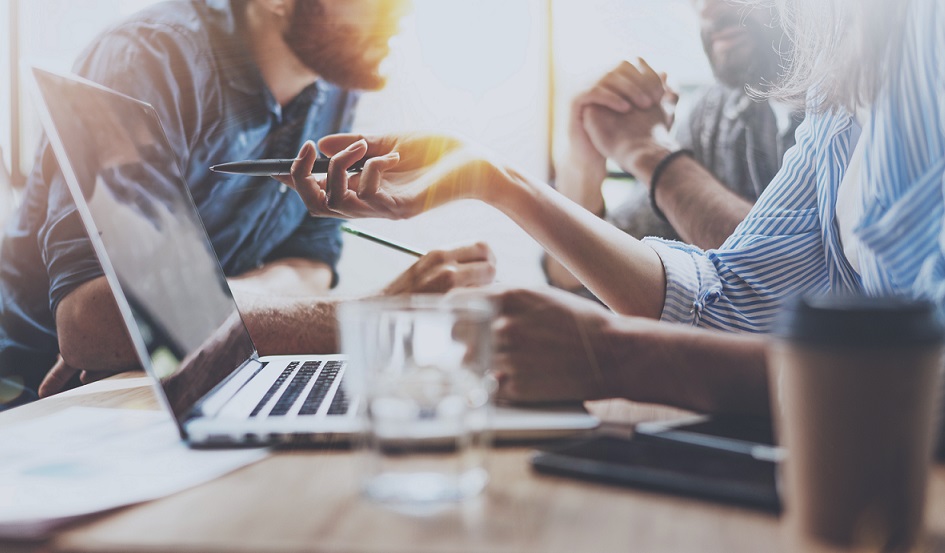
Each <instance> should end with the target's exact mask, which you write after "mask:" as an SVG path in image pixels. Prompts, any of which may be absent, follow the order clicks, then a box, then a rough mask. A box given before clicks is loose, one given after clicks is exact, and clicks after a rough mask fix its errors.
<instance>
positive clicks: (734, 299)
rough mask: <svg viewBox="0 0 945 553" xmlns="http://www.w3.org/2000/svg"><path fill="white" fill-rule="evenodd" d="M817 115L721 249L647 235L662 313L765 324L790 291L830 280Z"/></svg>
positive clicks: (752, 326) (727, 326)
mask: <svg viewBox="0 0 945 553" xmlns="http://www.w3.org/2000/svg"><path fill="white" fill-rule="evenodd" d="M819 120H820V117H819V116H812V117H810V118H808V120H807V121H805V123H804V124H802V126H801V127H800V129H798V133H797V139H798V140H797V146H795V147H794V148H792V149H791V150H790V151H788V153H787V154H786V155H785V159H784V164H783V166H782V169H781V171H780V172H779V173H778V175H777V176H776V177H775V178H774V180H773V181H772V183H771V185H770V186H768V188H767V189H766V190H765V192H764V193H763V194H762V196H761V197H760V198H759V199H758V202H757V203H756V204H755V206H754V207H753V208H752V210H751V212H750V213H749V215H748V216H747V217H746V219H745V220H744V221H743V222H742V223H741V224H740V225H739V226H738V227H737V228H736V230H735V232H734V234H732V236H731V237H729V239H728V240H726V241H725V243H724V244H722V246H721V247H720V248H719V249H717V250H708V251H702V250H700V249H699V248H696V247H695V246H690V245H688V244H682V243H680V242H674V241H669V240H662V239H658V238H647V239H646V240H645V242H646V243H647V244H648V245H649V246H650V247H652V248H653V249H654V250H656V252H657V254H658V255H659V256H660V259H661V260H662V263H663V267H664V269H665V274H666V300H665V303H664V305H663V313H662V320H664V321H671V322H677V323H685V324H689V325H694V326H702V327H707V328H715V329H719V330H727V331H746V332H765V331H768V330H769V328H770V326H771V323H772V321H773V319H774V317H775V315H776V313H777V311H778V309H779V307H780V305H781V304H782V302H783V301H784V299H786V298H787V297H790V296H791V295H794V294H797V293H801V292H805V291H811V290H827V289H829V288H830V282H831V278H830V274H829V273H830V270H829V268H828V262H827V254H826V251H825V247H824V236H823V232H822V228H821V223H820V215H819V207H818V204H819V202H818V193H817V190H818V189H817V183H816V176H815V175H816V167H817V159H816V155H817V150H818V141H819V140H822V139H823V137H822V129H818V127H817V123H818V121H819Z"/></svg>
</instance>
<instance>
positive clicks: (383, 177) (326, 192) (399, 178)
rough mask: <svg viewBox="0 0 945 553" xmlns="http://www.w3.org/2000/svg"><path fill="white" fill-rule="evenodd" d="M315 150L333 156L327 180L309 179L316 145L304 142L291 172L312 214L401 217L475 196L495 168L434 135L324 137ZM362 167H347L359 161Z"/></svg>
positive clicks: (458, 143)
mask: <svg viewBox="0 0 945 553" xmlns="http://www.w3.org/2000/svg"><path fill="white" fill-rule="evenodd" d="M318 147H319V149H321V151H322V152H323V153H325V154H327V155H329V156H332V159H331V163H330V164H329V166H328V174H327V175H325V176H320V175H312V174H311V171H312V166H313V164H314V163H315V159H316V155H317V154H316V149H315V145H314V144H312V143H311V142H306V143H305V145H304V146H302V150H301V151H300V152H299V155H298V158H297V159H296V162H295V164H294V165H293V167H292V174H291V175H289V176H287V177H278V178H279V180H280V181H281V182H283V183H285V184H287V185H289V186H291V187H293V188H294V189H295V190H296V191H297V192H298V193H299V195H300V196H301V197H302V200H303V201H304V202H305V205H306V206H307V207H308V209H309V212H310V213H311V214H312V215H319V216H327V217H345V218H359V217H381V218H385V219H404V218H408V217H412V216H414V215H417V214H419V213H421V212H424V211H428V210H430V209H433V208H434V207H437V206H439V205H442V204H444V203H447V202H449V201H452V200H456V199H462V198H473V197H478V196H479V195H480V193H481V190H480V187H482V186H484V185H486V184H488V183H489V182H490V180H491V179H490V176H491V175H492V174H494V172H495V171H496V169H495V168H494V166H493V165H492V164H491V163H489V162H487V161H486V160H485V158H484V157H483V156H482V155H481V153H480V152H477V151H475V150H474V149H473V148H472V147H470V146H469V145H467V144H465V143H463V142H462V141H460V140H457V139H455V138H451V137H446V136H438V135H389V136H373V137H365V136H362V135H357V134H340V135H332V136H327V137H325V138H323V139H321V140H320V141H319V144H318ZM365 157H366V158H368V159H367V161H366V162H365V164H364V169H363V170H362V171H361V172H360V173H357V174H353V175H349V174H348V172H347V169H348V168H349V167H351V166H352V165H353V164H354V163H355V162H356V161H358V160H360V159H361V158H365Z"/></svg>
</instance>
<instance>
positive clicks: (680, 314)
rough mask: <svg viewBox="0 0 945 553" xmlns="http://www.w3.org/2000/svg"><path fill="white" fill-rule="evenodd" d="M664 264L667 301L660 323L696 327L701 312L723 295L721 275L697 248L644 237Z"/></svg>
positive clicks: (671, 241)
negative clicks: (719, 275) (719, 276)
mask: <svg viewBox="0 0 945 553" xmlns="http://www.w3.org/2000/svg"><path fill="white" fill-rule="evenodd" d="M643 242H644V243H645V244H646V245H648V246H650V247H651V248H653V250H654V251H656V254H657V255H658V256H659V257H660V261H662V263H663V270H664V271H665V274H666V299H665V301H664V302H663V313H662V314H661V315H660V320H661V321H666V322H673V323H684V324H687V325H691V326H696V325H698V324H699V321H700V320H701V318H702V311H703V310H704V309H705V308H706V307H707V306H709V305H711V304H713V303H715V301H717V300H718V299H719V297H720V296H721V291H722V286H721V282H720V281H719V278H718V274H717V273H716V271H715V267H714V266H713V265H712V263H711V261H709V259H708V258H707V257H706V255H705V252H703V251H702V250H700V249H699V248H697V247H695V246H690V245H688V244H683V243H682V242H676V241H673V240H665V239H662V238H645V239H644V240H643Z"/></svg>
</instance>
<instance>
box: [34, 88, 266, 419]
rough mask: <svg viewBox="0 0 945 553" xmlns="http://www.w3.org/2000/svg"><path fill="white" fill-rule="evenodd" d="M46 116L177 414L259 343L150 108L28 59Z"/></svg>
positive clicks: (103, 257) (146, 357)
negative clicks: (34, 65)
mask: <svg viewBox="0 0 945 553" xmlns="http://www.w3.org/2000/svg"><path fill="white" fill-rule="evenodd" d="M33 74H34V76H35V78H36V82H37V84H38V87H39V91H40V94H41V96H42V98H41V99H42V100H43V101H42V102H41V104H43V105H41V106H40V111H41V115H42V117H43V124H44V127H45V129H46V133H47V135H48V136H49V139H50V142H51V144H52V146H53V149H54V151H55V153H56V157H57V159H58V161H59V164H60V167H61V168H62V171H63V174H64V176H65V177H66V182H67V183H68V185H69V189H70V191H71V193H72V196H73V197H74V198H75V199H76V207H77V208H78V211H79V214H80V215H81V217H82V222H83V224H84V225H85V228H86V230H87V231H88V233H89V236H90V237H91V239H92V242H93V245H94V247H95V251H96V254H97V256H98V258H99V261H100V262H101V264H102V268H103V270H104V272H105V274H106V277H107V278H108V280H109V284H110V285H111V287H112V290H113V291H114V292H115V296H116V300H117V301H118V304H119V308H120V309H121V311H122V315H123V317H124V319H125V322H126V325H127V326H128V330H129V333H130V335H131V338H132V340H133V341H134V342H135V346H136V348H137V350H138V356H139V358H140V359H141V363H142V364H143V365H144V367H145V369H146V370H147V371H148V372H149V373H151V375H152V376H154V377H156V379H157V380H158V381H159V382H160V384H161V389H162V390H163V392H164V396H165V398H166V401H167V403H168V405H169V407H170V408H171V410H172V411H173V412H174V416H175V417H176V418H177V420H178V422H179V423H182V422H183V420H184V419H185V418H186V417H187V415H188V414H189V413H190V412H191V410H192V408H193V406H194V405H195V403H196V402H197V401H198V400H199V399H200V398H201V397H202V396H204V395H205V394H206V393H207V392H208V391H209V390H211V389H212V388H213V387H214V386H216V385H217V384H219V383H220V382H221V381H222V380H224V379H225V378H226V377H227V376H228V375H229V374H231V373H232V372H233V371H235V370H236V369H237V368H238V367H239V366H240V365H242V364H243V363H244V362H245V361H246V360H247V359H249V358H251V357H252V356H254V354H255V348H254V347H253V342H252V340H251V339H250V337H249V333H248V332H247V330H246V327H245V325H244V324H243V321H242V319H241V317H240V314H239V311H238V310H237V308H236V303H235V302H234V301H233V296H232V294H231V292H230V289H229V286H228V285H227V282H226V278H225V276H224V274H223V270H222V269H221V267H220V263H219V261H218V260H217V257H216V255H215V254H214V251H213V247H212V246H211V244H210V240H209V238H208V236H207V233H206V231H205V230H204V227H203V223H202V222H201V219H200V216H199V214H198V213H197V210H196V207H195V206H194V202H193V199H192V198H191V196H190V190H189V189H188V187H187V185H186V183H185V182H184V179H183V177H182V173H181V171H180V166H179V164H178V160H177V158H176V156H175V154H174V151H173V150H172V149H171V147H170V145H169V144H168V141H167V137H166V136H165V134H164V130H163V128H162V127H161V123H160V121H159V120H158V117H157V114H156V113H155V111H154V109H153V108H152V107H151V106H150V105H148V104H144V103H142V102H138V101H136V100H133V99H131V98H129V97H127V96H124V95H122V94H119V93H117V92H114V91H111V90H109V89H106V88H103V87H101V86H99V85H96V84H94V83H91V82H89V81H84V80H80V79H78V78H74V77H67V76H62V75H57V74H54V73H49V72H46V71H42V70H39V69H34V70H33Z"/></svg>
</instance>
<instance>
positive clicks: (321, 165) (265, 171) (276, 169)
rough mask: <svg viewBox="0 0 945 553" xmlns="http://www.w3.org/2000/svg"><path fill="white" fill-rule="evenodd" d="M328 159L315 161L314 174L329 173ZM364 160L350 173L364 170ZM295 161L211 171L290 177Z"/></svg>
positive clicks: (228, 166)
mask: <svg viewBox="0 0 945 553" xmlns="http://www.w3.org/2000/svg"><path fill="white" fill-rule="evenodd" d="M329 161H331V160H330V159H328V158H319V159H316V160H315V166H314V167H312V173H327V172H328V162H329ZM364 161H365V160H363V159H361V160H358V161H357V162H355V164H354V165H352V166H351V167H349V168H348V172H349V173H357V172H359V171H361V169H363V168H364ZM293 163H295V159H251V160H246V161H233V162H230V163H220V164H219V165H213V166H211V167H210V170H211V171H213V172H214V173H230V174H233V175H250V176H253V177H269V176H273V175H289V174H291V173H292V164H293Z"/></svg>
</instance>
